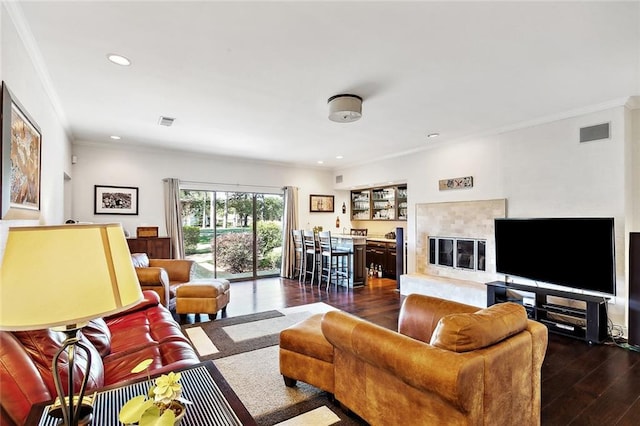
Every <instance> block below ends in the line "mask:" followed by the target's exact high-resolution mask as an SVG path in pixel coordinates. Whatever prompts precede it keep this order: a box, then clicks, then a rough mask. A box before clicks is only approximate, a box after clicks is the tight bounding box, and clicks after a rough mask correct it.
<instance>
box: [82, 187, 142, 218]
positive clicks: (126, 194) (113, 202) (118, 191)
mask: <svg viewBox="0 0 640 426" xmlns="http://www.w3.org/2000/svg"><path fill="white" fill-rule="evenodd" d="M93 213H94V214H131V215H137V214H138V188H135V187H133V186H106V185H95V193H94V210H93Z"/></svg>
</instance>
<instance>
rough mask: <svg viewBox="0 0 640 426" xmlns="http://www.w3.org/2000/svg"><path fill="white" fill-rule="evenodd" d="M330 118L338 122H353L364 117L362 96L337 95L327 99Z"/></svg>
mask: <svg viewBox="0 0 640 426" xmlns="http://www.w3.org/2000/svg"><path fill="white" fill-rule="evenodd" d="M327 103H328V104H329V120H331V121H335V122H338V123H351V122H352V121H356V120H359V119H360V117H362V98H361V97H360V96H358V95H349V94H343V95H335V96H332V97H330V98H329V100H328V101H327Z"/></svg>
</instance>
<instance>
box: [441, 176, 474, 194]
mask: <svg viewBox="0 0 640 426" xmlns="http://www.w3.org/2000/svg"><path fill="white" fill-rule="evenodd" d="M472 187H473V176H464V177H458V178H452V179H442V180H439V181H438V189H439V190H440V191H446V190H448V189H464V188H472Z"/></svg>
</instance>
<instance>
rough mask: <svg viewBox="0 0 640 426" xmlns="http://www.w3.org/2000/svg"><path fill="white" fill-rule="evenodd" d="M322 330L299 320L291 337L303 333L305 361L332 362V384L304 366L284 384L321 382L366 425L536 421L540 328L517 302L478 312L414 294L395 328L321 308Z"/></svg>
mask: <svg viewBox="0 0 640 426" xmlns="http://www.w3.org/2000/svg"><path fill="white" fill-rule="evenodd" d="M312 322H313V320H312V321H311V323H310V324H308V327H313V325H312ZM316 323H317V321H316ZM294 327H295V326H294ZM308 327H307V328H308ZM316 327H317V326H316ZM320 327H321V331H322V335H323V336H324V339H326V341H325V342H320V341H319V340H318V339H317V335H316V333H317V330H312V331H311V332H310V333H309V332H308V331H307V332H305V331H304V330H305V327H301V326H300V325H298V326H297V333H298V334H297V339H298V340H302V339H304V338H305V337H306V336H305V334H310V335H311V338H310V339H309V341H310V342H311V344H312V345H313V346H314V347H311V346H310V344H306V345H305V344H303V343H301V342H298V344H299V345H301V346H300V351H303V352H306V354H304V356H302V358H304V357H307V358H309V354H310V353H312V354H314V355H313V358H318V359H316V360H315V364H314V362H309V363H308V365H317V364H318V363H319V362H320V359H321V358H322V359H323V360H324V362H325V363H326V362H327V360H329V361H331V362H332V363H333V382H331V381H327V377H326V371H321V372H319V376H318V382H319V383H318V384H315V383H313V382H314V381H315V379H314V377H315V376H314V374H313V372H309V371H306V372H305V374H306V375H305V377H285V383H287V379H288V384H289V385H291V382H292V380H291V379H294V380H293V383H295V379H299V380H305V381H307V382H308V383H310V384H312V385H315V386H318V387H322V386H324V389H325V390H327V391H329V392H332V393H333V394H334V396H335V398H336V399H337V400H338V401H340V403H341V404H343V405H344V406H346V407H347V408H348V409H350V410H352V411H353V412H354V413H356V414H357V415H359V416H360V417H362V418H363V419H364V420H366V421H367V422H368V423H369V424H372V425H388V424H421V425H432V424H433V425H436V424H447V425H539V424H540V369H541V367H542V361H543V359H544V355H545V352H546V348H547V329H546V327H544V326H543V325H542V324H540V323H537V322H535V321H531V320H529V319H528V318H527V315H526V312H525V310H524V308H523V307H522V306H520V305H517V304H514V303H502V304H498V305H494V306H491V307H489V308H486V309H481V310H479V308H477V307H474V306H469V305H464V304H460V303H457V302H452V301H447V300H442V299H438V298H433V297H429V296H422V295H417V294H412V295H409V296H407V297H406V299H405V300H404V303H403V305H402V308H401V311H400V317H399V321H398V332H395V331H392V330H389V329H386V328H383V327H380V326H377V325H375V324H373V323H370V322H368V321H365V320H362V319H360V318H357V317H355V316H353V315H350V314H348V313H346V312H342V311H330V312H327V313H326V314H324V315H323V316H322V319H321V321H320ZM314 335H316V337H315V338H314V337H313V336H314ZM285 336H286V333H285ZM292 336H294V335H290V336H289V337H292ZM281 342H282V334H281ZM327 345H328V346H329V347H330V348H333V353H332V354H330V355H331V356H328V355H327V353H326V352H327V350H326V349H327ZM288 346H289V348H295V345H291V344H288ZM302 346H304V348H302ZM289 351H291V349H289ZM282 352H283V350H282V346H281V358H280V359H281V362H282V360H283V359H285V360H287V359H292V358H291V357H289V356H285V357H284V358H283V356H282ZM315 352H318V356H316V355H315ZM298 361H300V357H299V358H298ZM282 370H283V366H282V364H281V371H282ZM284 370H285V371H286V370H287V369H286V366H285V369H284ZM289 371H295V369H294V370H289ZM327 383H329V385H327ZM327 386H329V387H330V388H332V389H327Z"/></svg>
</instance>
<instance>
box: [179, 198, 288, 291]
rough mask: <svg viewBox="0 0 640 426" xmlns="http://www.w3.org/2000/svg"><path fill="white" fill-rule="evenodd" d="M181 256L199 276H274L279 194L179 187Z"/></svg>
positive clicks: (279, 242) (277, 266)
mask: <svg viewBox="0 0 640 426" xmlns="http://www.w3.org/2000/svg"><path fill="white" fill-rule="evenodd" d="M181 201H182V222H183V231H184V232H183V233H184V247H185V257H186V258H187V259H192V260H194V261H195V263H196V269H195V274H196V276H197V277H199V278H207V277H212V278H227V279H230V280H238V279H252V278H257V277H265V276H274V275H278V274H279V273H280V264H281V259H282V215H283V206H284V199H283V195H282V194H269V193H256V192H230V191H201V190H187V189H183V190H182V191H181Z"/></svg>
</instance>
